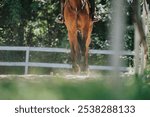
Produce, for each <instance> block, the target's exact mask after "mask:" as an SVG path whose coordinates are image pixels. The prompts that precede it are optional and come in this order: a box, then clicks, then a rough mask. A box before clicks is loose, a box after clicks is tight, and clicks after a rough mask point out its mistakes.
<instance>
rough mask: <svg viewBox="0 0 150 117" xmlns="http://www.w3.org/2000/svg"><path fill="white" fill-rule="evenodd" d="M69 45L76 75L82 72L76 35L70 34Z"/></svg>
mask: <svg viewBox="0 0 150 117" xmlns="http://www.w3.org/2000/svg"><path fill="white" fill-rule="evenodd" d="M68 37H69V43H70V48H71V59H72V69H73V71H74V72H75V73H79V72H80V67H79V65H78V63H79V61H80V49H79V45H78V42H77V37H76V34H74V33H71V32H69V33H68Z"/></svg>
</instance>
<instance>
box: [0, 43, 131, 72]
mask: <svg viewBox="0 0 150 117" xmlns="http://www.w3.org/2000/svg"><path fill="white" fill-rule="evenodd" d="M0 51H25V52H26V54H25V62H0V66H22V67H25V71H24V74H28V68H29V67H45V68H46V67H47V68H66V69H70V68H71V65H70V64H60V63H39V62H29V58H30V56H29V55H30V52H31V51H37V52H57V53H70V50H69V49H65V48H41V47H14V46H13V47H11V46H0ZM89 53H90V54H105V55H113V54H114V52H113V51H112V50H90V51H89ZM121 55H133V56H134V52H132V51H122V53H121ZM89 69H91V70H109V71H111V70H113V67H112V66H98V65H90V66H89ZM128 70H129V68H128V67H120V71H128Z"/></svg>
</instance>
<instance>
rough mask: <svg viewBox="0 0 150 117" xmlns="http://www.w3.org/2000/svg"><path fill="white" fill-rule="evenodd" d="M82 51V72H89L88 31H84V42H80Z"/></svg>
mask: <svg viewBox="0 0 150 117" xmlns="http://www.w3.org/2000/svg"><path fill="white" fill-rule="evenodd" d="M79 44H80V49H81V64H80V67H81V70H82V71H84V72H85V71H88V47H89V44H90V42H89V38H88V31H86V29H85V30H83V31H82V40H80V41H79Z"/></svg>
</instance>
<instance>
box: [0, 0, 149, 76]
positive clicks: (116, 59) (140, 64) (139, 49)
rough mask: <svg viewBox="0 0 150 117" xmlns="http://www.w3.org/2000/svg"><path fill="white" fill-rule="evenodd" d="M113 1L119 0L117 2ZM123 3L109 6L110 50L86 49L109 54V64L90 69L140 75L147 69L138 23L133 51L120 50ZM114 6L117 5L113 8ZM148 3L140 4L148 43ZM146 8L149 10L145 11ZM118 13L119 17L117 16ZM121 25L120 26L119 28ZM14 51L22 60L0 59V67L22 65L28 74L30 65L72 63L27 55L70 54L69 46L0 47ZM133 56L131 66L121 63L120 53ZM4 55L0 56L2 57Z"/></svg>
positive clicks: (66, 66)
mask: <svg viewBox="0 0 150 117" xmlns="http://www.w3.org/2000/svg"><path fill="white" fill-rule="evenodd" d="M116 2H118V3H117V4H119V5H116ZM123 4H124V3H123V2H122V1H120V0H115V1H114V2H112V7H114V11H116V12H114V14H113V15H112V21H113V22H114V23H113V24H112V26H111V28H110V35H114V36H113V38H112V39H111V41H112V49H109V50H93V49H90V50H89V54H97V55H111V58H110V59H108V62H110V64H109V65H103V66H100V65H92V64H91V65H90V66H89V69H90V70H105V71H115V72H117V71H119V72H120V71H122V72H131V71H132V73H133V74H134V73H138V74H143V72H144V69H145V68H146V58H145V55H144V47H143V46H139V45H140V35H139V30H138V26H137V25H136V23H135V24H134V28H135V32H134V34H135V36H134V51H124V50H123V49H122V37H123V30H124V28H125V23H124V22H125V21H124V19H125V17H124V15H123V13H122V11H121V10H120V8H121V7H122V6H123ZM115 5H116V7H115ZM148 7H149V6H148V4H147V3H146V4H145V5H143V8H142V9H143V12H142V22H143V28H144V31H145V35H146V38H147V42H148V45H150V44H149V42H150V41H149V40H150V39H149V36H150V34H149V27H150V23H149V22H150V21H149V19H150V15H149V9H148ZM147 11H148V12H147ZM120 16H121V17H120ZM120 26H121V27H120ZM114 29H115V30H114ZM6 51H7V52H17V51H22V52H24V55H23V56H24V61H21V62H20V61H17V60H16V61H15V62H13V61H7V62H6V61H0V66H1V67H3V66H5V67H13V66H14V67H19V66H21V67H24V73H23V74H25V75H27V74H28V73H29V67H39V68H40V67H42V68H60V69H64V68H65V69H70V68H71V63H68V62H66V63H53V62H52V63H48V62H33V61H32V62H31V61H30V58H31V57H32V55H30V53H31V52H44V53H58V54H59V53H66V54H67V55H69V54H70V49H66V48H44V47H22V46H0V52H6ZM125 55H126V56H133V57H134V60H133V61H134V64H133V66H132V67H131V66H127V67H123V66H122V65H121V63H120V58H121V56H125ZM2 56H3V55H1V57H2Z"/></svg>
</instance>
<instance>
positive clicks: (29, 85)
mask: <svg viewBox="0 0 150 117" xmlns="http://www.w3.org/2000/svg"><path fill="white" fill-rule="evenodd" d="M18 1H19V0H18ZM39 1H40V0H39ZM39 1H38V2H39ZM111 1H112V0H111ZM123 1H125V0H113V1H112V2H111V4H112V6H111V7H113V10H114V12H112V14H111V15H112V17H111V18H112V19H111V21H112V22H113V23H110V25H109V35H112V38H111V39H110V41H111V43H110V44H111V47H110V48H109V49H103V50H101V49H93V48H92V47H91V48H90V49H89V69H90V71H91V73H90V74H89V75H84V74H82V73H81V74H75V75H74V74H72V72H70V71H71V67H72V62H71V59H70V58H71V57H70V53H71V50H70V48H69V47H68V46H67V47H66V46H65V47H64V46H63V47H62V46H61V47H56V46H55V48H52V47H51V46H49V45H48V44H49V43H48V42H49V41H46V43H45V45H47V46H43V45H42V41H43V40H41V39H43V38H44V39H45V38H48V37H47V35H46V36H44V37H43V38H41V32H42V31H43V33H45V32H44V31H45V30H44V28H45V29H47V30H48V28H51V29H53V30H50V31H49V30H48V31H49V35H48V36H50V35H51V34H52V33H53V34H54V35H55V33H56V34H58V33H59V32H57V31H58V30H55V28H56V27H57V28H60V30H61V29H62V30H64V29H63V28H61V27H64V25H60V24H55V25H51V24H49V25H47V27H44V28H43V30H39V29H37V30H35V32H36V33H38V34H39V35H38V38H39V40H40V41H39V43H38V46H35V45H34V43H32V44H31V45H30V44H29V43H27V45H28V44H29V46H22V45H19V46H16V45H15V44H14V45H13V44H12V45H11V44H10V45H9V44H8V45H5V46H4V45H3V44H1V43H2V42H0V99H47V100H48V99H81V100H82V99H83V100H84V99H87V100H91V99H92V100H93V99H102V100H104V99H132V100H140V99H141V100H146V99H150V65H149V62H150V61H149V59H148V60H147V58H146V57H145V51H144V47H143V44H141V45H140V32H139V28H138V25H137V23H136V22H134V26H133V28H134V30H133V31H134V37H133V38H134V42H133V43H134V49H133V50H128V51H126V50H124V49H123V37H124V30H125V29H126V23H125V22H126V21H125V19H126V18H125V16H124V12H123V10H122V9H123V8H124V3H123ZM129 1H130V0H129ZM131 1H132V0H131ZM144 1H145V0H144ZM53 2H54V3H53ZM49 3H53V6H50V7H48V8H50V9H53V10H52V11H51V12H48V13H46V11H47V7H44V12H40V13H39V15H40V18H43V17H41V15H42V13H43V14H44V13H45V14H46V18H47V19H48V18H49V15H48V14H50V13H51V14H52V15H51V16H52V20H54V16H56V15H55V14H54V13H53V12H55V13H56V12H58V11H55V10H56V9H55V7H57V6H56V5H57V4H55V3H57V2H56V0H51V1H49ZM145 3H146V4H145V5H143V7H142V14H140V15H141V18H142V22H143V23H142V26H143V29H144V33H145V36H146V38H147V44H148V46H149V47H150V33H149V30H150V15H149V12H150V11H149V9H148V7H149V6H148V4H147V2H145ZM44 4H45V3H44V2H42V4H40V5H39V6H40V7H42V5H43V6H44ZM34 5H35V6H34ZM36 5H37V4H33V6H34V8H35V9H34V10H37V9H36ZM46 5H48V4H46ZM18 7H19V6H18ZM18 7H17V8H18ZM138 7H139V6H138ZM0 8H2V6H0ZM6 8H7V7H6ZM40 10H41V9H40ZM147 11H148V12H147ZM34 12H35V11H34ZM0 13H1V11H0ZM51 16H50V18H51ZM33 17H34V16H33ZM0 19H1V14H0ZM49 20H50V19H49ZM49 20H46V21H44V22H40V21H41V20H39V19H38V23H40V25H38V26H37V24H36V23H37V22H36V23H35V22H34V23H33V26H35V27H32V26H31V29H30V30H29V29H27V30H25V31H29V32H31V34H30V35H26V36H29V40H27V41H29V42H30V41H33V40H34V41H36V39H37V38H34V39H33V40H32V38H30V36H32V35H33V33H32V30H33V29H34V28H38V27H40V26H41V27H42V26H43V24H45V23H52V22H51V20H50V21H49ZM0 21H1V20H0ZM34 21H35V19H34ZM31 24H32V23H31V21H29V25H31ZM20 25H21V24H19V26H20ZM0 26H1V25H0ZM44 26H45V25H44ZM55 26H56V27H55ZM94 26H95V27H93V29H94V28H96V26H97V24H94ZM11 28H13V27H11ZM15 28H16V27H15ZM64 28H66V27H64ZM19 29H20V28H19ZM96 30H97V28H96ZM9 31H10V30H8V32H9ZM15 31H16V30H15ZM17 31H22V30H21V29H20V30H17ZM40 31H41V32H40ZM1 32H2V28H1V27H0V34H2V33H1ZM39 32H40V33H39ZM63 32H65V31H63ZM9 33H11V32H9ZM9 33H8V34H9ZM25 33H26V32H25ZM75 33H76V32H75ZM109 35H108V36H109ZM12 36H13V35H12ZM61 36H62V35H61ZM61 36H59V38H58V35H55V36H54V37H55V39H56V40H61V41H64V40H63V39H62V37H61ZM92 36H93V35H92ZM4 37H5V35H4ZM1 38H2V36H1V35H0V39H1ZM65 38H67V32H66V35H65ZM133 38H132V39H133ZM91 39H92V38H91ZM98 39H100V38H98ZM10 40H11V39H10ZM66 40H67V39H66ZM3 41H8V40H3ZM14 41H16V40H14ZM17 41H20V40H17ZM34 41H33V42H34ZM52 41H53V39H52ZM40 42H41V43H40ZM67 42H68V40H67ZM68 43H69V42H68ZM24 44H26V43H24ZM53 44H54V45H55V43H53ZM98 44H99V43H98ZM128 44H131V43H128ZM131 45H132V44H131ZM94 46H95V45H94ZM16 53H17V54H16ZM149 54H150V52H149ZM12 55H13V56H12ZM95 56H98V57H97V58H96V59H95V58H94V57H95ZM103 56H104V57H103ZM105 56H107V57H105ZM124 56H126V57H127V59H126V60H127V62H128V63H129V62H131V64H132V65H131V66H130V64H127V65H128V66H127V65H124V64H125V63H124ZM128 56H129V57H130V58H131V59H130V60H129V58H128ZM66 58H67V59H66ZM51 60H52V61H51ZM92 60H94V62H91V61H92ZM102 60H103V61H102ZM122 60H123V61H122ZM101 61H102V62H101ZM99 63H100V64H99ZM35 68H36V69H37V68H38V69H39V70H38V71H35V72H31V70H32V69H35ZM43 69H44V72H43V73H45V69H46V70H47V71H48V74H46V73H45V74H42V75H41V74H40V72H42V70H43ZM53 69H54V70H56V73H55V74H54V73H53ZM3 70H4V71H6V72H7V70H8V72H7V73H6V74H5V73H4V72H3ZM64 70H65V71H64ZM12 71H13V72H12ZM20 71H21V72H20ZM65 72H66V73H67V74H65Z"/></svg>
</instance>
